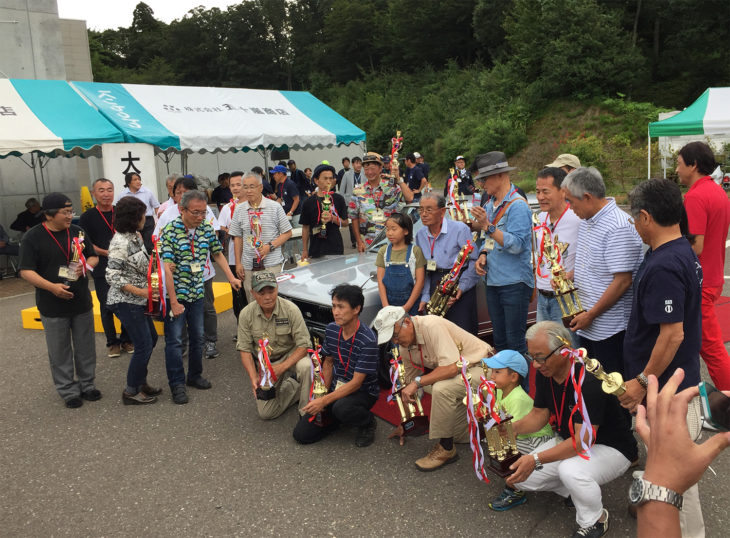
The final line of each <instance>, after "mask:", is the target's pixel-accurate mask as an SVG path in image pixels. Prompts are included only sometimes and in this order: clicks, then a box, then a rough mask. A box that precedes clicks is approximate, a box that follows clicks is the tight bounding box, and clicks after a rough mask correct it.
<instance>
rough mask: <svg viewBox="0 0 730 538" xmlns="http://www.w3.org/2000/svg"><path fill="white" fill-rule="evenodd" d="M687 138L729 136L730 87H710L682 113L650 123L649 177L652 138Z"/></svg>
mask: <svg viewBox="0 0 730 538" xmlns="http://www.w3.org/2000/svg"><path fill="white" fill-rule="evenodd" d="M684 135H704V136H708V137H710V136H713V135H730V88H707V89H706V90H705V92H704V93H703V94H702V95H700V96H699V98H698V99H697V100H696V101H695V102H694V103H692V104H691V105H689V106H688V107H687V108H685V109H684V110H683V111H682V112H680V113H679V114H676V115H674V116H672V117H671V118H667V119H665V120H661V121H655V122H652V123H650V124H649V137H648V141H647V177H651V139H652V138H657V137H660V136H684Z"/></svg>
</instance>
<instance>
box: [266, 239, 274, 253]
mask: <svg viewBox="0 0 730 538" xmlns="http://www.w3.org/2000/svg"><path fill="white" fill-rule="evenodd" d="M266 244H267V245H268V246H269V251H272V250H274V249H275V248H276V247H275V246H274V243H272V242H271V241H269V242H268V243H266Z"/></svg>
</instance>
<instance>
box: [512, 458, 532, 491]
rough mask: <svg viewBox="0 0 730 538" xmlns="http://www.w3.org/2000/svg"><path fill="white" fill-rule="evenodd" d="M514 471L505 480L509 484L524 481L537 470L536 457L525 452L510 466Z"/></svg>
mask: <svg viewBox="0 0 730 538" xmlns="http://www.w3.org/2000/svg"><path fill="white" fill-rule="evenodd" d="M509 468H510V469H511V470H513V471H514V472H513V473H512V474H511V475H509V476H508V477H507V479H506V480H505V481H506V482H507V485H508V486H514V485H515V484H519V483H520V482H524V481H525V480H527V478H528V477H529V476H530V475H531V474H532V472H533V471H534V470H535V458H534V457H533V456H532V454H525V455H524V456H522V457H520V459H518V460H517V461H516V462H514V463H513V464H512V465H510V466H509Z"/></svg>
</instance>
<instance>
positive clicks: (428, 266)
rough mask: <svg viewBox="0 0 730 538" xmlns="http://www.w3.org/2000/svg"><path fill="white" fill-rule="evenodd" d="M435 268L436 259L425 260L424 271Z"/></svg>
mask: <svg viewBox="0 0 730 538" xmlns="http://www.w3.org/2000/svg"><path fill="white" fill-rule="evenodd" d="M435 270H436V260H428V261H427V262H426V271H435Z"/></svg>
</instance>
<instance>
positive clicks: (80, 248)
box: [74, 237, 90, 276]
mask: <svg viewBox="0 0 730 538" xmlns="http://www.w3.org/2000/svg"><path fill="white" fill-rule="evenodd" d="M74 250H75V251H76V254H78V256H79V264H81V273H82V274H83V275H84V276H86V267H87V266H88V265H87V263H86V256H84V245H83V240H82V239H80V238H78V237H74ZM88 267H90V266H88Z"/></svg>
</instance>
